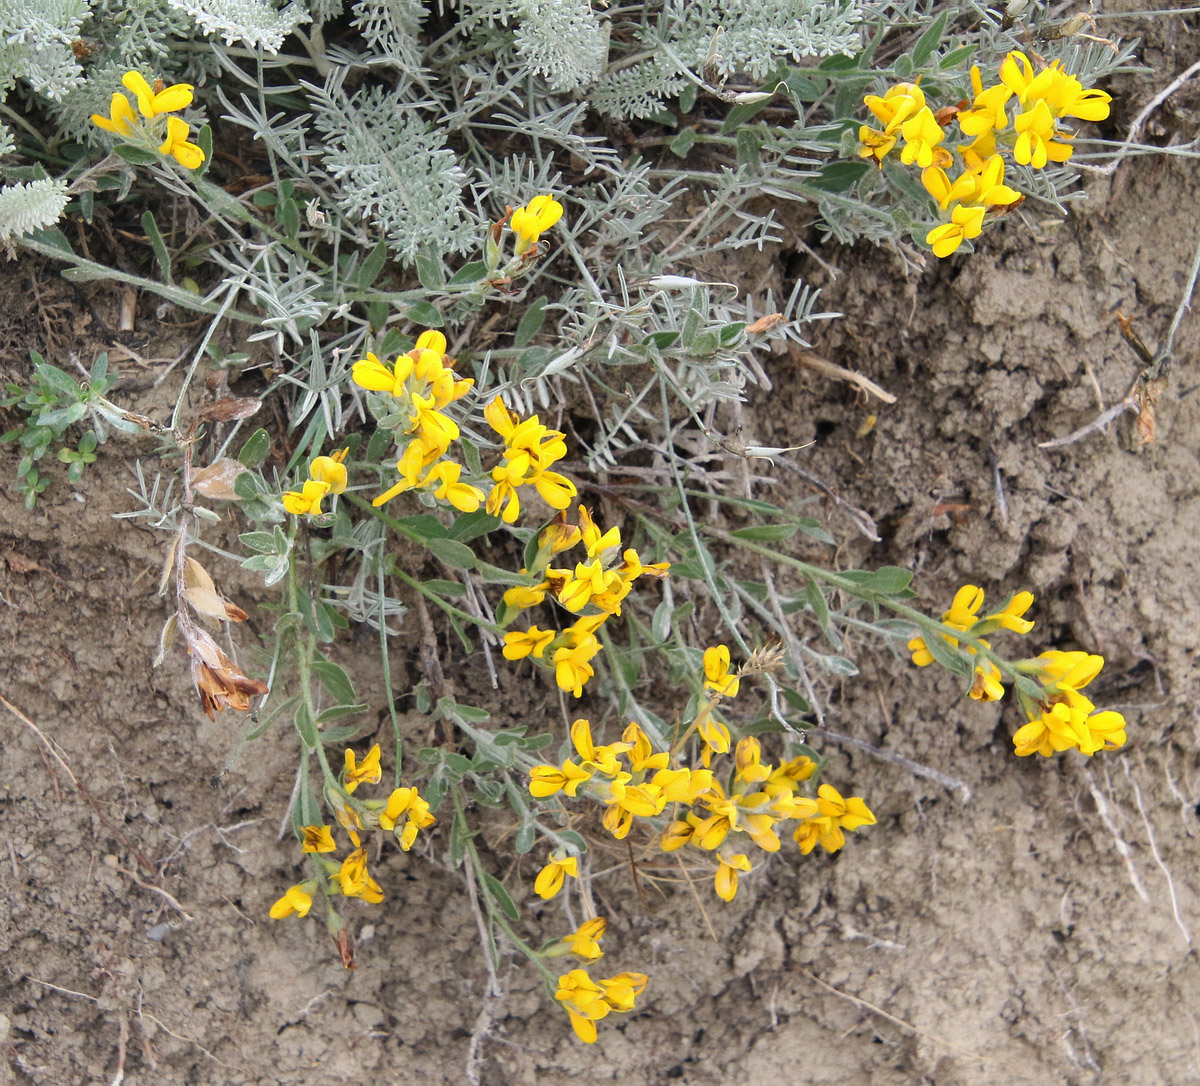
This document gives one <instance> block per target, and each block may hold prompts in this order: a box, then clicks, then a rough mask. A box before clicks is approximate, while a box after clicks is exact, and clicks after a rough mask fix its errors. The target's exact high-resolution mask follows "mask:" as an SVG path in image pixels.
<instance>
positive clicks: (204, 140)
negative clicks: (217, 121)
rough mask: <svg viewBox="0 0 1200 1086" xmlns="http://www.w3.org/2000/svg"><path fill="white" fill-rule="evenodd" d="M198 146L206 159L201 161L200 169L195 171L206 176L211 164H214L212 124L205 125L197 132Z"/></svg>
mask: <svg viewBox="0 0 1200 1086" xmlns="http://www.w3.org/2000/svg"><path fill="white" fill-rule="evenodd" d="M196 146H197V147H199V148H200V150H201V151H203V152H204V161H203V162H202V163H200V169H198V170H196V171H195V173H196V174H197V175H198V176H201V177H202V176H204V174H206V173H208V168H209V166H211V165H212V149H213V130H212V125H208V124H206V125H203V126H202V127H201V129H200V131H199V132H197V133H196Z"/></svg>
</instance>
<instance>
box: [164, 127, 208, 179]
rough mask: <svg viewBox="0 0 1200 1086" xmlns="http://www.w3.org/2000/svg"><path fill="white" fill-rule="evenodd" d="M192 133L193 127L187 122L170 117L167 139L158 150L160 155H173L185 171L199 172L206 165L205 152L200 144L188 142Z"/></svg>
mask: <svg viewBox="0 0 1200 1086" xmlns="http://www.w3.org/2000/svg"><path fill="white" fill-rule="evenodd" d="M190 132H191V126H190V125H189V124H188V123H187V121H184V120H180V119H179V118H178V117H168V118H167V138H166V139H165V140H163V142H162V145H161V146H160V147H159V149H158V150H159V153H160V154H164V155H171V156H172V157H173V158H174V159H175V161H176V162H178V163H179V165H180V166H183V167H184V168H185V169H188V170H198V169H199V168H200V167H201V165H203V163H204V151H203V150H202V149H201V148H200V146H199V144H195V143H189V142H188V135H189V133H190Z"/></svg>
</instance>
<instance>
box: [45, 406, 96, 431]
mask: <svg viewBox="0 0 1200 1086" xmlns="http://www.w3.org/2000/svg"><path fill="white" fill-rule="evenodd" d="M86 414H87V404H85V403H73V404H71V405H70V406H69V407H60V408H58V409H57V410H56V411H43V412H41V414H39V415H38V417H37V420H36V421H37V424H38V426H46V427H48V428H49V429H51V430H55V431H59V430H65V429H66V428H67V427H68V426H70V425H71V423H73V422H78V421H79V420H80V419H81V418H83V416H84V415H86Z"/></svg>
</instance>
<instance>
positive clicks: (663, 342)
mask: <svg viewBox="0 0 1200 1086" xmlns="http://www.w3.org/2000/svg"><path fill="white" fill-rule="evenodd" d="M677 339H679V333H678V332H651V333H650V334H649V335H648V336H647V337H646V338H645V339H643V340H642V342H643V343H644V344H647V345H648V346H651V347H657V348H658V349H659V350H660V351H665V350H666V349H667V348H668V347H673V346H674V345H675V341H676V340H677Z"/></svg>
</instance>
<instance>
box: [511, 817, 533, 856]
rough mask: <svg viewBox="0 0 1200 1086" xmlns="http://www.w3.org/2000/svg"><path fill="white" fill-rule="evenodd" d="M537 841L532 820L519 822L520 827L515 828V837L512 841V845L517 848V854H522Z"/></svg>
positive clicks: (530, 848)
mask: <svg viewBox="0 0 1200 1086" xmlns="http://www.w3.org/2000/svg"><path fill="white" fill-rule="evenodd" d="M536 843H537V830H536V828H535V826H534V824H533V822H532V821H526V822H522V823H521V828H520V829H519V830H517V839H516V841H515V842H514V843H513V847H514V848H515V849H516V850H517V855H518V856H524V855H525V854H526V853H527V852H529V851H530V850H532V848H533V846H534V845H535V844H536Z"/></svg>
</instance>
